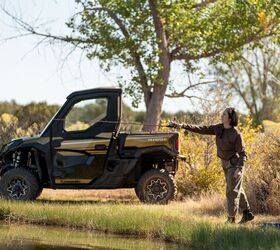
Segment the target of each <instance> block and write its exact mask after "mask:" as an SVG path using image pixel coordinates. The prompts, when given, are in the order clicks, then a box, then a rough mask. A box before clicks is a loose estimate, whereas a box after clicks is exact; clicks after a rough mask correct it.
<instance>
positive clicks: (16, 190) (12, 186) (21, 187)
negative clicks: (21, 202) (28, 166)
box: [7, 178, 28, 200]
mask: <svg viewBox="0 0 280 250" xmlns="http://www.w3.org/2000/svg"><path fill="white" fill-rule="evenodd" d="M27 190H28V185H27V183H26V181H25V180H24V179H22V178H14V179H12V180H11V181H10V182H9V183H8V186H7V192H8V194H9V196H10V197H11V198H12V199H17V200H18V199H20V198H22V197H24V196H25V195H26V193H27Z"/></svg>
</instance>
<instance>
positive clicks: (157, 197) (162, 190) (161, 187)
mask: <svg viewBox="0 0 280 250" xmlns="http://www.w3.org/2000/svg"><path fill="white" fill-rule="evenodd" d="M167 193H168V184H167V183H166V181H165V180H163V179H161V178H154V179H151V180H150V181H149V182H148V183H147V185H146V188H145V194H146V198H147V201H150V202H157V201H161V200H162V199H164V198H165V197H166V195H167Z"/></svg>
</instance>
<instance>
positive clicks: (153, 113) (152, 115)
mask: <svg viewBox="0 0 280 250" xmlns="http://www.w3.org/2000/svg"><path fill="white" fill-rule="evenodd" d="M166 87H167V85H156V86H155V87H154V91H153V93H152V96H151V98H150V100H149V102H148V103H147V104H146V109H147V110H146V119H145V122H144V126H143V131H149V132H151V131H157V130H158V125H159V122H160V115H161V110H162V104H163V99H164V96H165V92H166Z"/></svg>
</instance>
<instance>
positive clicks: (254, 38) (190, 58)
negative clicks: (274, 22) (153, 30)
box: [171, 30, 275, 61]
mask: <svg viewBox="0 0 280 250" xmlns="http://www.w3.org/2000/svg"><path fill="white" fill-rule="evenodd" d="M261 32H262V30H259V31H258V32H257V33H256V34H255V35H252V36H250V37H248V38H247V39H246V40H245V41H244V42H242V43H240V44H238V46H237V47H241V46H243V45H245V44H248V43H251V42H253V41H258V40H260V39H263V38H265V37H269V36H272V35H274V34H275V33H274V31H271V32H269V33H267V34H266V35H263V36H258V35H259V34H260V33H261ZM177 50H178V49H177ZM178 52H179V51H178ZM224 52H231V51H230V50H229V49H227V48H220V49H217V50H213V51H205V52H203V53H201V54H198V55H190V54H183V53H182V54H177V55H176V54H174V50H173V53H172V55H173V56H172V58H171V60H172V61H175V60H185V61H193V60H199V59H202V58H209V57H212V56H215V55H218V54H221V53H224Z"/></svg>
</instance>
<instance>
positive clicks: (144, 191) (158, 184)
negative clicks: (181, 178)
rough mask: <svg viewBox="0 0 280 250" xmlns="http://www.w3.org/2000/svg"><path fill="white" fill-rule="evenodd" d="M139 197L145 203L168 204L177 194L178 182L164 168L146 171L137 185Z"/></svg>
mask: <svg viewBox="0 0 280 250" xmlns="http://www.w3.org/2000/svg"><path fill="white" fill-rule="evenodd" d="M135 191H136V194H137V196H138V198H139V199H140V200H141V201H142V202H145V203H152V204H167V203H168V202H169V201H170V200H173V199H174V198H175V195H176V191H177V190H176V183H175V181H174V179H173V176H172V175H169V174H168V172H166V171H165V170H164V169H161V170H158V169H151V170H149V171H147V172H146V173H144V174H143V175H142V177H141V178H140V180H139V181H138V183H137V186H136V190H135Z"/></svg>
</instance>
